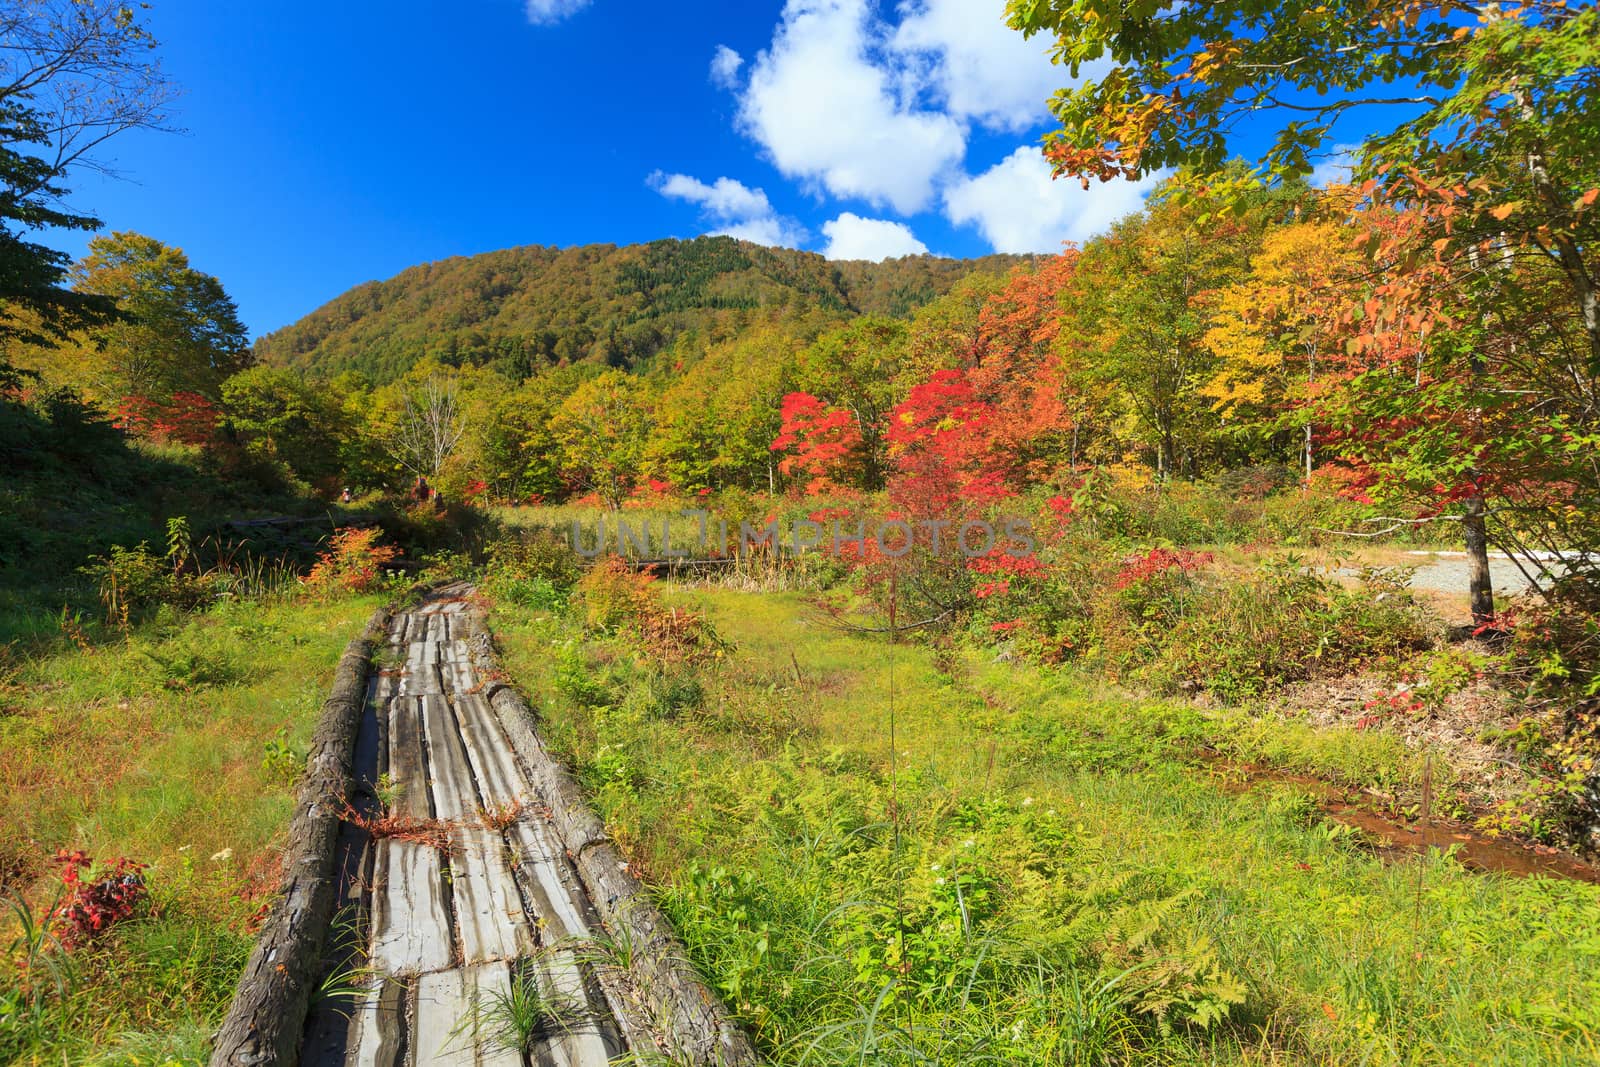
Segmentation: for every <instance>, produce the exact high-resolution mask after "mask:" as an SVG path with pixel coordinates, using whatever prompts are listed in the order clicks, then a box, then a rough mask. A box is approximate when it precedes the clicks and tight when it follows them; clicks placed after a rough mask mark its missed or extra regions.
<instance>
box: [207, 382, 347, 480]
mask: <svg viewBox="0 0 1600 1067" xmlns="http://www.w3.org/2000/svg"><path fill="white" fill-rule="evenodd" d="M222 405H223V412H224V414H225V416H226V418H227V423H228V426H229V427H230V428H231V429H232V430H233V432H234V433H235V434H237V435H238V440H239V443H240V444H242V445H243V446H244V448H245V451H246V452H247V453H249V454H250V455H251V456H253V457H256V458H258V459H260V460H263V461H265V462H267V463H272V464H281V465H282V466H283V468H284V469H285V470H286V471H288V473H289V474H290V475H291V476H292V477H294V478H297V479H299V480H301V481H303V482H307V483H310V484H317V485H321V486H323V487H324V488H330V487H331V486H332V485H333V484H335V483H336V482H337V480H338V478H339V475H340V474H341V472H342V470H343V462H342V461H343V460H344V459H345V458H346V457H345V449H344V448H343V442H344V441H345V440H346V439H348V438H349V437H350V436H351V427H350V426H349V424H348V422H347V421H346V419H345V414H344V412H343V411H342V409H341V407H340V405H339V404H338V398H337V397H336V396H335V395H333V394H331V393H330V391H329V390H327V389H325V388H320V387H317V386H314V385H312V384H311V383H309V382H307V381H306V380H305V379H304V378H302V377H301V376H300V375H297V374H294V373H292V372H290V371H286V370H280V369H278V368H274V367H251V368H250V369H248V370H244V371H241V372H240V373H238V374H235V375H233V376H232V377H231V378H229V379H227V381H225V382H223V383H222Z"/></svg>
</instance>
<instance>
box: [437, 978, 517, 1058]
mask: <svg viewBox="0 0 1600 1067" xmlns="http://www.w3.org/2000/svg"><path fill="white" fill-rule="evenodd" d="M510 988H511V969H510V968H509V967H508V966H507V965H506V964H503V963H487V964H479V965H478V966H476V967H457V968H455V969H453V970H448V971H440V972H439V973H438V974H426V975H423V976H422V977H421V978H420V979H419V980H418V982H417V1010H416V1026H415V1029H414V1031H413V1037H412V1041H413V1045H414V1051H415V1062H416V1064H417V1067H422V1065H424V1064H427V1065H429V1067H522V1053H521V1051H520V1050H519V1049H515V1048H511V1047H508V1046H511V1045H514V1044H515V1043H516V1042H515V1039H514V1038H513V1039H511V1040H507V1039H506V1038H507V1037H508V1036H509V1035H507V1034H505V1032H504V1030H503V1028H502V1027H501V1026H500V1025H499V1024H498V1023H497V1021H496V1020H495V1019H494V1018H493V1013H492V1005H493V1003H494V999H495V997H496V995H499V996H505V995H506V994H507V993H508V992H509V991H510Z"/></svg>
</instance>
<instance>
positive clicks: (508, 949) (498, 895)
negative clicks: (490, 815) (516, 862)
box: [450, 827, 533, 964]
mask: <svg viewBox="0 0 1600 1067" xmlns="http://www.w3.org/2000/svg"><path fill="white" fill-rule="evenodd" d="M456 841H457V844H456V847H455V848H454V849H453V850H452V851H451V854H450V872H451V878H450V889H451V892H452V894H453V900H454V904H455V918H456V926H457V930H458V932H459V939H460V944H461V961H462V962H463V963H467V964H473V963H486V962H488V961H490V960H509V959H513V958H515V957H517V956H520V955H522V954H523V953H525V952H528V951H530V950H532V948H533V930H532V928H531V927H530V926H529V924H528V917H527V915H526V914H524V912H523V910H522V894H521V893H520V892H519V891H518V890H517V883H516V879H515V878H513V877H512V874H511V867H510V865H509V863H508V862H507V858H506V845H505V839H504V838H502V837H501V836H500V834H499V833H498V832H497V831H494V830H485V829H481V828H479V827H467V828H464V829H462V830H461V831H459V833H458V834H457V837H456Z"/></svg>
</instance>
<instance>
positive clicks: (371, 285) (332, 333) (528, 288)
mask: <svg viewBox="0 0 1600 1067" xmlns="http://www.w3.org/2000/svg"><path fill="white" fill-rule="evenodd" d="M1032 258H1033V257H1028V256H1004V255H996V256H985V257H983V258H981V259H976V260H953V259H940V258H938V257H935V256H907V257H904V258H902V259H894V260H887V261H885V262H883V263H865V262H830V261H828V260H825V259H823V258H822V257H821V256H820V255H817V254H816V253H813V252H799V251H794V250H791V249H784V248H765V247H762V246H760V245H754V244H749V243H747V242H743V241H736V240H734V239H733V238H731V237H700V238H696V239H694V240H691V241H678V240H663V241H653V242H651V243H649V244H644V245H630V246H627V247H622V248H619V247H617V246H615V245H585V246H582V247H579V248H566V249H562V248H545V247H541V246H538V245H530V246H526V247H523V248H511V249H506V250H504V251H500V252H488V253H484V254H482V255H477V256H463V257H456V258H453V259H445V260H440V261H438V262H436V263H425V264H422V265H420V266H416V267H412V268H411V269H409V270H406V271H403V272H402V273H400V274H398V275H396V276H395V277H393V278H391V279H389V280H388V281H383V282H368V283H367V284H365V285H359V286H357V287H356V288H354V289H352V290H350V291H349V292H347V293H345V294H344V295H342V296H340V297H337V298H336V299H334V300H332V301H330V302H329V303H327V304H324V305H323V306H322V307H320V308H318V309H317V310H316V311H314V312H312V313H311V314H310V315H307V316H306V317H305V318H304V319H302V320H300V321H299V322H297V323H294V324H293V325H290V326H286V327H284V328H283V329H281V330H277V331H276V332H274V333H271V334H268V335H266V336H265V337H262V338H261V339H260V340H258V341H257V342H256V355H257V357H258V358H259V359H260V360H261V361H262V362H264V363H268V364H272V365H276V366H285V367H293V368H297V369H301V370H313V371H315V372H316V373H318V374H325V375H329V376H331V375H335V374H338V373H340V372H342V371H347V370H356V371H361V372H363V373H365V374H366V375H368V376H369V377H371V378H372V379H373V380H374V381H375V382H378V383H383V382H387V381H390V380H393V379H394V378H397V377H399V376H400V375H402V374H404V373H405V371H406V370H407V368H409V367H410V366H411V365H412V364H414V363H416V362H417V361H418V360H419V359H421V358H423V357H426V356H431V357H433V358H435V359H437V360H439V361H440V362H442V363H447V364H451V365H463V364H474V365H480V366H483V365H493V366H495V367H496V368H497V369H499V370H501V371H502V372H504V373H506V374H507V375H508V376H510V377H513V378H522V377H526V376H527V375H528V374H530V373H532V372H533V371H534V370H536V369H537V368H539V367H541V366H544V365H548V364H550V363H556V362H561V361H570V362H578V361H583V360H591V361H596V362H602V363H606V364H609V365H611V366H617V367H632V366H635V365H637V364H638V363H639V362H641V361H642V360H645V359H647V358H649V357H650V356H651V355H654V354H655V353H656V352H658V351H660V350H661V349H663V348H665V347H666V346H667V345H669V344H670V343H671V342H672V341H673V339H674V338H676V337H677V336H678V335H679V334H681V333H683V332H684V331H685V330H688V329H693V328H697V327H708V326H711V325H713V324H715V323H718V322H720V321H723V320H733V319H737V318H738V317H739V313H740V312H741V311H748V310H752V309H757V308H779V309H793V311H794V313H795V315H796V316H820V317H823V318H825V319H834V318H837V319H840V320H843V319H845V318H848V317H851V316H853V315H857V314H863V313H876V314H884V315H893V316H904V315H907V314H909V313H910V312H911V311H913V310H915V309H916V308H918V307H920V306H922V305H923V304H926V303H927V302H929V301H930V300H933V299H935V298H936V297H939V296H941V295H943V294H944V293H946V292H948V291H949V290H950V288H951V287H952V286H954V285H955V283H956V282H957V281H959V280H960V279H961V278H963V277H966V276H967V275H969V274H972V273H974V272H986V273H994V274H1002V273H1005V272H1006V271H1008V270H1010V269H1011V268H1012V267H1014V266H1016V265H1017V264H1019V263H1026V262H1030V261H1031V260H1032Z"/></svg>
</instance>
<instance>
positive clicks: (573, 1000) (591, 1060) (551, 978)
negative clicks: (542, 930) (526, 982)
mask: <svg viewBox="0 0 1600 1067" xmlns="http://www.w3.org/2000/svg"><path fill="white" fill-rule="evenodd" d="M536 966H537V972H536V973H537V975H538V979H537V980H538V982H539V988H540V990H541V991H542V992H543V993H544V996H545V998H546V1000H547V1002H548V1003H549V1004H550V1005H551V1009H552V1010H551V1018H550V1021H549V1023H548V1024H547V1025H546V1026H545V1027H543V1028H542V1030H543V1033H542V1034H541V1036H540V1037H539V1038H538V1040H536V1041H535V1042H534V1045H533V1048H532V1049H531V1050H530V1057H529V1058H530V1059H531V1060H532V1061H533V1062H534V1063H535V1064H539V1065H541V1067H543V1065H546V1064H549V1065H551V1067H606V1065H607V1064H609V1063H610V1062H611V1061H612V1060H613V1059H614V1058H616V1057H617V1056H620V1055H622V1053H623V1052H624V1051H625V1049H624V1047H623V1043H622V1038H621V1036H620V1035H619V1034H618V1032H617V1028H616V1027H615V1026H614V1025H613V1024H612V1022H611V1018H610V1011H609V1009H607V1008H606V1007H605V1006H604V1005H603V1004H601V1005H598V1006H597V1005H596V1004H595V1002H594V998H593V997H591V995H590V992H589V987H588V983H587V982H585V981H584V976H583V969H582V966H581V964H579V962H578V959H577V957H576V956H574V955H573V954H572V953H571V952H569V951H564V950H563V951H555V952H546V953H543V954H542V955H540V956H539V957H538V959H537V961H536Z"/></svg>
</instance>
